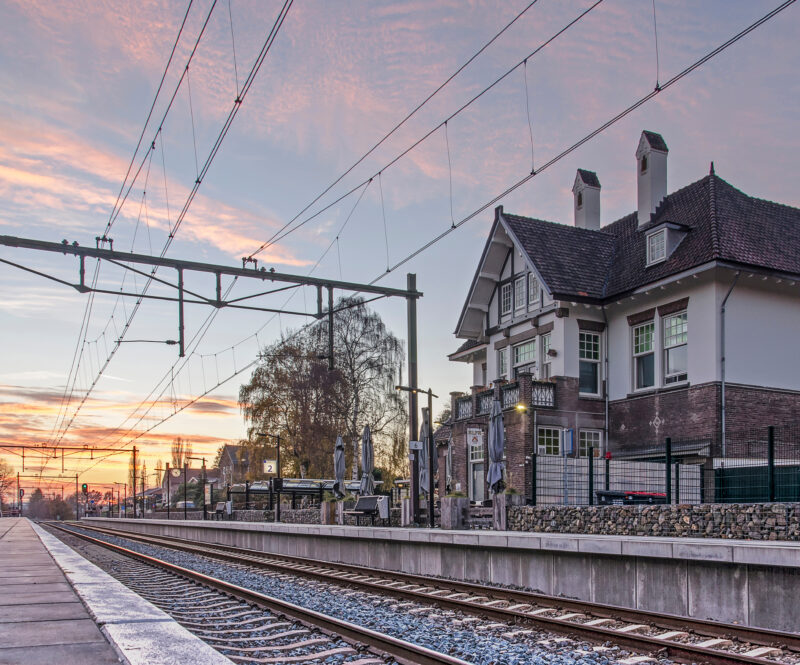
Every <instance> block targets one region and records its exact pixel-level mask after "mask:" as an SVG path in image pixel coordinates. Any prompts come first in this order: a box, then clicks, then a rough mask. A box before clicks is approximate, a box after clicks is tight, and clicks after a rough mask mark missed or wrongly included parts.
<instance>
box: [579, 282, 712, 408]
mask: <svg viewBox="0 0 800 665" xmlns="http://www.w3.org/2000/svg"><path fill="white" fill-rule="evenodd" d="M720 288H721V285H720V284H715V282H714V280H713V278H712V276H711V275H710V274H709V275H708V276H706V277H701V278H699V279H696V280H695V279H691V278H690V279H687V280H682V283H681V284H680V285H672V286H669V287H667V288H666V289H664V290H661V289H656V290H653V291H651V292H650V295H647V294H640V295H637V296H636V297H635V299H634V300H631V299H630V298H628V299H626V300H624V301H623V302H622V303H621V304H620V305H611V306H609V307H608V308H607V313H608V314H607V315H608V329H607V330H606V339H607V340H608V344H609V349H608V353H609V374H610V376H609V398H610V399H612V400H615V399H622V398H624V397H626V396H627V395H629V394H630V393H632V392H633V342H632V339H631V327H630V326H629V325H628V316H629V315H630V314H636V313H638V312H641V311H644V310H646V309H649V308H651V307H658V306H659V305H665V304H667V303H670V302H673V301H675V300H678V299H680V298H684V297H687V296H688V297H689V305H688V307H687V314H688V332H689V338H688V347H687V352H688V365H689V371H688V375H689V383H690V384H700V383H707V382H709V381H717V380H719V352H718V348H717V347H718V341H717V340H718V333H717V330H718V326H717V322H718V319H719V314H718V313H719V302H720V296H719V292H720ZM722 297H724V291H723V293H722ZM655 323H656V345H657V346H656V353H655V369H656V383H657V385H659V382H660V381H661V377H663V371H662V365H663V355H664V354H663V342H662V335H663V328H662V322H661V318H660V317H659V316H658V313H656V316H655ZM576 344H577V341H576ZM576 357H577V356H576ZM576 369H577V366H576ZM662 385H663V384H662Z"/></svg>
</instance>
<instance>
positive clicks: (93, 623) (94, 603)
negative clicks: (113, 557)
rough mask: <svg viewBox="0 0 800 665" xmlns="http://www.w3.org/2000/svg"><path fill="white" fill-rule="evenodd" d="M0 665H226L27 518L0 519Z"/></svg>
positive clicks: (170, 621) (185, 631) (175, 623)
mask: <svg viewBox="0 0 800 665" xmlns="http://www.w3.org/2000/svg"><path fill="white" fill-rule="evenodd" d="M0 561H1V562H2V569H3V576H2V580H0V665H18V664H19V665H39V664H40V663H41V664H42V665H45V664H47V665H52V664H53V663H57V664H58V665H95V664H97V665H105V664H106V663H120V662H121V663H126V664H127V665H155V664H158V665H179V664H182V663H187V662H191V663H197V664H198V665H230V664H231V661H230V660H229V659H228V658H226V657H225V656H223V655H222V654H220V653H219V652H217V651H215V650H214V649H212V648H211V647H210V646H208V645H207V644H205V643H204V642H202V641H200V640H199V639H197V638H196V637H195V636H194V635H192V634H191V633H189V632H188V631H187V630H186V629H185V628H183V627H182V626H180V625H179V624H178V623H177V622H176V621H174V620H173V619H172V618H171V617H169V616H168V615H167V614H165V613H164V612H163V611H161V610H160V609H158V608H157V607H155V606H154V605H152V604H151V603H149V602H147V601H146V600H144V599H143V598H141V597H140V596H138V595H137V594H135V593H134V592H133V591H131V590H130V589H128V588H127V587H125V586H124V585H123V584H121V583H120V582H118V581H117V580H115V579H114V578H113V577H111V576H110V575H108V574H107V573H105V572H104V571H102V570H100V569H99V568H98V567H97V566H95V565H94V564H93V563H91V562H89V561H87V560H86V559H84V558H83V557H82V556H80V555H79V554H78V553H76V552H75V551H74V550H72V549H71V548H69V547H68V546H67V545H65V544H64V543H62V542H61V541H60V540H58V539H57V538H55V537H54V536H52V535H50V534H49V533H47V532H46V531H44V530H43V529H42V528H41V527H39V526H38V525H36V524H34V523H32V522H30V521H29V520H27V519H25V518H4V519H2V520H0Z"/></svg>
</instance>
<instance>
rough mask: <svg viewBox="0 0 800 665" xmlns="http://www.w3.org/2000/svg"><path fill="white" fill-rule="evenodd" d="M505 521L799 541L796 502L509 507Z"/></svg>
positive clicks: (550, 527)
mask: <svg viewBox="0 0 800 665" xmlns="http://www.w3.org/2000/svg"><path fill="white" fill-rule="evenodd" d="M507 519H508V529H509V530H510V531H531V532H539V533H584V534H594V535H604V536H678V537H686V538H737V539H746V540H800V503H757V504H719V503H718V504H701V505H685V504H684V505H674V506H509V508H508V518H507Z"/></svg>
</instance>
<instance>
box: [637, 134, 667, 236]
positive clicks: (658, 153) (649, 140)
mask: <svg viewBox="0 0 800 665" xmlns="http://www.w3.org/2000/svg"><path fill="white" fill-rule="evenodd" d="M667 153H669V148H667V144H666V143H665V142H664V139H663V137H662V136H661V134H656V133H655V132H648V131H647V130H645V131H643V132H642V135H641V137H640V138H639V147H638V148H637V149H636V182H637V185H638V187H637V189H638V198H639V206H638V213H639V226H642V225H643V224H647V222H649V221H650V215H652V214H653V213H654V212H655V211H656V208H657V207H658V204H659V203H661V201H663V200H664V197H665V196H666V195H667Z"/></svg>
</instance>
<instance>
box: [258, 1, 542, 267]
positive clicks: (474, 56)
mask: <svg viewBox="0 0 800 665" xmlns="http://www.w3.org/2000/svg"><path fill="white" fill-rule="evenodd" d="M537 2H538V0H532V2H529V3H528V4H527V5H526V6H525V7H524V8H523V9H522V11H521V12H519V13H518V14H517V15H516V16H514V18H513V19H511V21H509V22H508V23H506V25H504V26H503V28H502V29H501V30H500V31H499V32H497V33H496V34H495V35H494V36H493V37H492V38H491V39H490V40H489V41H488V42H486V43H485V44H484V45H483V46H482V47H481V48H480V49H478V50H477V51H476V52H475V53H473V54H472V55H471V56H470V57H469V58H468V59H467V60H466V61H465V62H464V63H463V64H462V65H460V66H459V67H458V68H457V69H456V70H455V71H454V72H453V73H452V74H451V75H450V76H448V77H447V78H446V79H445V81H444V82H443V83H441V84H440V85H439V86H438V87H437V88H436V89H435V90H434V91H433V92H431V93H430V94H429V95H428V96H427V97H425V99H423V100H422V101H421V102H420V103H419V104H417V105H416V106H415V107H414V108H413V109H412V110H411V111H410V112H409V113H408V114H407V115H406V116H405V117H404V118H403V119H402V120H400V122H398V123H397V124H396V125H395V126H394V127H392V129H391V130H389V132H388V133H386V134H385V135H384V136H383V137H382V138H381V139H380V140H379V141H378V142H377V143H375V144H374V145H373V146H372V147H371V148H370V149H369V150H367V152H365V153H364V154H363V155H361V157H359V158H358V159H357V160H356V161H355V162H353V164H351V165H350V166H349V167H348V168H347V169H346V170H345V171H344V172H343V173H342V174H341V175H339V176H338V177H337V178H336V179H335V180H334V181H333V182H332V183H331V184H329V185H328V186H327V187H326V188H325V189H324V190H322V192H320V193H319V194H318V195H317V196H316V197H315V198H314V199H313V200H312V201H311V202H309V203H308V204H307V205H306V206H305V207H304V208H303V209H302V210H300V212H298V213H297V214H296V215H295V216H294V217H292V218H291V219H290V220H289V221H288V222H287V223H286V224H284V225H283V226H282V227H281V228H280V229H278V231H276V232H275V234H273V236H272V237H271V238H269V239H268V240H267V241H265V242H264V243H262V244H261V246H260V247H258V249H256V250H255V251H254V252H253V253H252V254H251V255H250V258H253V257H254V256H256V255H257V254H260V253H261V252H262V251H264V250H265V249H266V248H267V247H268V246H269V245H270V244H274V240H275V237H277V236H278V235H280V234H281V233H282V232H283V231H284V230H285V229H287V228H288V227H289V226H291V225H292V224H293V223H294V222H296V221H297V220H298V219H299V218H300V217H302V216H303V215H304V214H305V213H306V212H308V210H309V209H310V208H311V207H312V206H313V205H315V204H316V203H317V202H318V201H319V200H320V199H321V198H322V197H323V196H325V195H326V194H327V193H328V192H329V191H331V190H332V189H333V188H334V187H335V186H336V185H338V184H339V183H340V182H341V181H342V180H343V179H344V178H346V177H347V176H348V175H350V173H352V172H353V170H354V169H355V168H357V167H358V166H359V165H360V164H361V163H362V162H363V161H364V160H365V159H367V157H369V156H370V155H371V154H372V153H373V152H375V151H376V150H377V149H378V148H379V147H380V146H382V145H383V144H384V143H385V142H386V141H388V140H389V138H391V137H392V136H393V135H394V134H395V132H397V131H398V130H399V129H400V128H401V127H403V126H404V125H405V124H406V123H407V122H408V121H409V120H411V118H413V117H414V116H415V115H416V114H417V112H418V111H420V109H422V107H423V106H425V105H426V104H427V103H428V102H429V101H431V100H432V99H433V98H434V97H436V95H438V94H439V93H440V92H441V91H442V90H443V89H444V88H445V87H446V86H447V85H448V84H449V83H450V82H451V81H452V80H453V79H454V78H456V77H457V76H458V75H459V74H460V73H461V72H463V71H464V70H465V69H466V68H467V67H469V65H471V64H472V63H473V62H474V61H475V60H476V59H477V58H478V57H480V55H481V54H482V53H483V52H484V51H485V50H486V49H488V48H489V47H490V46H491V45H492V44H494V43H495V42H496V41H497V40H498V39H499V38H500V37H502V36H503V34H505V32H506V31H507V30H508V29H509V28H511V26H513V25H514V24H515V23H516V22H517V21H518V20H519V19H521V18H522V17H523V16H524V15H525V14H526V13H527V11H528V10H529V9H530V8H531V7H533V6H534V5H535V4H536V3H537ZM362 184H363V183H362ZM359 186H360V185H359ZM356 189H358V187H355V188H353V189H352V190H351V191H350V193H352V192H353V191H355V190H356Z"/></svg>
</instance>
